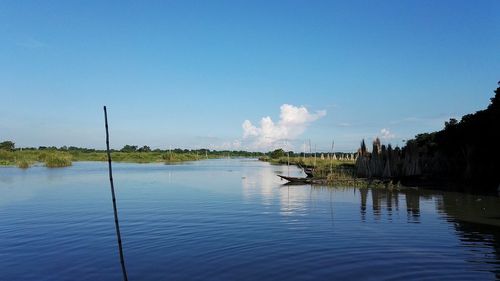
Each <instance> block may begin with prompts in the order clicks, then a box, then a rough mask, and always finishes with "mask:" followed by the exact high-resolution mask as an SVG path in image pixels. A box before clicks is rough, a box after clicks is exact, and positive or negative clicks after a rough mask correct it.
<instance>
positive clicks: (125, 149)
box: [120, 144, 137, 152]
mask: <svg viewBox="0 0 500 281" xmlns="http://www.w3.org/2000/svg"><path fill="white" fill-rule="evenodd" d="M120 151H121V152H135V151H137V145H128V144H127V145H125V146H124V147H123V148H122V149H121V150H120Z"/></svg>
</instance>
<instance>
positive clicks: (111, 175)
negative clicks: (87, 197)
mask: <svg viewBox="0 0 500 281" xmlns="http://www.w3.org/2000/svg"><path fill="white" fill-rule="evenodd" d="M104 124H105V127H106V151H107V154H108V170H109V183H110V184H111V196H112V198H113V211H114V214H115V229H116V238H117V240H118V250H119V252H120V263H121V266H122V273H123V280H125V281H128V277H127V270H126V269H125V259H124V257H123V248H122V236H121V234H120V224H119V223H118V210H117V208H116V197H115V186H114V184H113V170H112V168H111V153H110V151H109V131H108V112H107V111H106V106H104Z"/></svg>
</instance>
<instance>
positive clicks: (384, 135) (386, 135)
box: [380, 128, 396, 141]
mask: <svg viewBox="0 0 500 281" xmlns="http://www.w3.org/2000/svg"><path fill="white" fill-rule="evenodd" d="M380 138H381V139H382V140H386V141H388V140H392V139H395V138H396V135H395V134H393V133H392V132H391V131H389V129H386V128H383V129H382V130H380Z"/></svg>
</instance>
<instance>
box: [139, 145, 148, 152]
mask: <svg viewBox="0 0 500 281" xmlns="http://www.w3.org/2000/svg"><path fill="white" fill-rule="evenodd" d="M137 151H138V152H150V151H151V148H150V147H149V146H147V145H145V146H143V147H141V148H139V149H138V150H137Z"/></svg>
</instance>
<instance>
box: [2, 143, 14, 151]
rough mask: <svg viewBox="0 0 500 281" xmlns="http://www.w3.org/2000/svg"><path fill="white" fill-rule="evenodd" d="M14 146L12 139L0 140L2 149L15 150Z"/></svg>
mask: <svg viewBox="0 0 500 281" xmlns="http://www.w3.org/2000/svg"><path fill="white" fill-rule="evenodd" d="M14 148H15V144H14V142H12V141H3V142H0V149H3V150H9V151H11V150H14Z"/></svg>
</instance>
